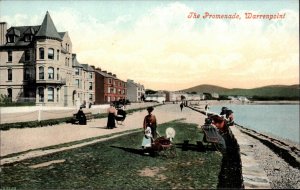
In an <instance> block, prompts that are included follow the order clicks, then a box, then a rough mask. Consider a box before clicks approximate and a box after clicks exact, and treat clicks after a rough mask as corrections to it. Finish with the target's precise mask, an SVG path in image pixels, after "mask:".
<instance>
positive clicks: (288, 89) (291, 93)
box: [182, 84, 300, 97]
mask: <svg viewBox="0 0 300 190" xmlns="http://www.w3.org/2000/svg"><path fill="white" fill-rule="evenodd" d="M299 90H300V86H299V84H295V85H270V86H263V87H259V88H252V89H242V88H233V89H228V88H223V87H220V86H215V85H207V84H204V85H198V86H195V87H192V88H188V89H185V90H182V91H185V92H198V93H204V92H208V93H212V92H215V93H218V94H220V95H232V96H247V97H252V96H263V97H300V94H299V93H300V91H299Z"/></svg>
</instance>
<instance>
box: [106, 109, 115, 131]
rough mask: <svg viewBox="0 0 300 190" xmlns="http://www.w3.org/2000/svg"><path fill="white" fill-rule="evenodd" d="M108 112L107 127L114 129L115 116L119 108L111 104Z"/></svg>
mask: <svg viewBox="0 0 300 190" xmlns="http://www.w3.org/2000/svg"><path fill="white" fill-rule="evenodd" d="M107 112H108V118H107V129H113V128H115V127H116V122H115V116H116V115H117V110H116V108H115V107H114V105H113V104H110V107H109V108H108V109H107Z"/></svg>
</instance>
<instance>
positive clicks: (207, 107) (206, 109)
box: [204, 104, 209, 116]
mask: <svg viewBox="0 0 300 190" xmlns="http://www.w3.org/2000/svg"><path fill="white" fill-rule="evenodd" d="M204 109H205V115H206V116H207V111H208V109H209V106H208V104H206V105H205V108H204Z"/></svg>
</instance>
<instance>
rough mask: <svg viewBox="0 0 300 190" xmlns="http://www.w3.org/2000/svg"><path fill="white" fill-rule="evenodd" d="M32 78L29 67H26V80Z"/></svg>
mask: <svg viewBox="0 0 300 190" xmlns="http://www.w3.org/2000/svg"><path fill="white" fill-rule="evenodd" d="M29 78H30V71H29V68H25V69H24V80H28V79H29Z"/></svg>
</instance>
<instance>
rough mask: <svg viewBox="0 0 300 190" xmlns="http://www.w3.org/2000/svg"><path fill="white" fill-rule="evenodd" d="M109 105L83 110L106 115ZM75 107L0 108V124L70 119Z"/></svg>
mask: <svg viewBox="0 0 300 190" xmlns="http://www.w3.org/2000/svg"><path fill="white" fill-rule="evenodd" d="M154 105H159V103H154V102H142V103H131V104H130V105H126V106H125V110H132V109H141V108H146V107H148V106H154ZM108 107H109V104H103V105H93V106H92V107H91V108H83V111H84V112H91V113H92V114H101V113H106V112H107V108H108ZM77 111H78V109H77V108H76V107H51V106H25V107H2V108H0V124H4V123H16V122H26V121H42V120H48V119H59V118H66V117H72V116H73V114H74V113H77Z"/></svg>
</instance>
